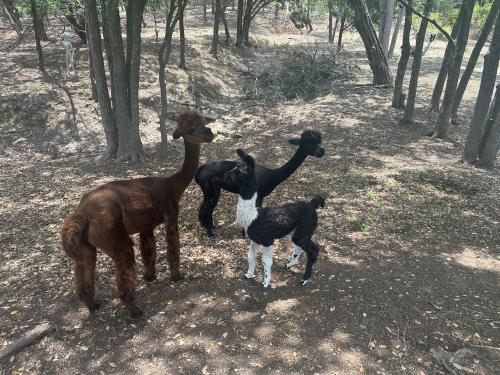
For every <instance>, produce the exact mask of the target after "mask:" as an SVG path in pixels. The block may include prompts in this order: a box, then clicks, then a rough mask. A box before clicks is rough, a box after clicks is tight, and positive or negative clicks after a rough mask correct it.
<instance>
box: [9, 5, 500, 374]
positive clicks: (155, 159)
mask: <svg viewBox="0 0 500 375" xmlns="http://www.w3.org/2000/svg"><path fill="white" fill-rule="evenodd" d="M199 14H201V12H200V11H199V10H197V12H196V14H195V12H190V15H189V17H188V21H187V22H186V27H187V38H188V50H187V63H188V69H189V70H188V71H187V72H182V71H179V70H178V69H177V68H175V65H176V64H175V63H176V61H177V59H178V55H177V52H176V53H174V55H173V56H172V65H171V66H170V67H169V77H170V79H171V81H173V82H175V84H171V85H170V88H169V93H170V96H171V97H170V98H171V99H172V100H173V101H176V102H181V103H184V102H190V103H196V104H197V105H198V106H199V108H202V109H203V110H204V111H210V112H213V113H217V114H219V115H221V119H220V120H217V121H216V122H215V123H213V124H212V127H213V128H214V129H215V130H217V131H218V137H217V138H216V140H215V141H214V142H213V143H212V144H208V145H204V146H203V149H202V162H205V161H208V160H218V159H234V158H235V154H234V150H235V149H236V148H237V147H243V148H245V149H246V150H247V151H248V152H250V153H251V154H253V155H254V156H255V157H256V158H257V160H258V161H260V162H262V163H264V164H265V165H269V166H279V165H281V164H282V163H284V162H285V161H286V160H287V159H288V158H289V157H290V156H291V155H292V153H293V152H294V146H292V145H289V144H288V142H287V139H288V138H290V137H292V136H298V135H299V134H300V133H301V132H302V131H303V130H304V129H308V128H310V129H315V130H318V131H321V132H322V134H323V146H324V147H325V149H326V155H325V156H324V157H323V158H322V159H315V158H309V159H307V160H306V161H305V163H304V164H303V165H302V166H301V168H299V170H298V171H297V172H296V173H295V174H294V175H293V176H292V177H291V178H290V179H289V180H287V181H286V182H285V183H283V184H282V185H281V186H280V187H278V189H277V190H276V191H275V192H274V193H273V194H272V195H271V196H270V197H269V198H268V199H267V200H266V202H265V204H277V203H283V202H288V201H291V200H294V199H302V198H303V199H308V198H309V197H311V196H312V195H313V194H316V193H321V194H324V195H325V196H326V197H327V206H326V208H325V209H323V210H321V211H320V214H319V215H320V223H319V226H318V230H317V232H316V234H315V240H316V241H317V242H318V243H320V245H321V246H322V247H323V251H322V253H321V254H320V258H319V260H318V262H317V265H316V267H315V270H314V274H313V279H312V281H311V282H310V284H309V285H307V287H299V286H298V284H299V281H300V279H301V273H302V272H303V267H304V266H305V264H304V263H301V265H300V267H297V268H296V269H294V270H293V271H285V270H284V269H283V266H284V264H285V263H286V259H287V257H288V255H289V251H290V249H289V244H288V243H287V242H286V241H284V240H283V241H280V242H279V243H278V244H277V249H276V253H275V258H274V267H273V282H272V285H271V288H270V289H268V290H265V289H263V288H262V285H261V284H260V282H261V279H262V275H261V272H260V271H259V273H258V277H257V279H256V280H252V281H248V280H244V279H243V278H242V276H243V273H244V272H245V270H246V250H247V247H248V241H247V240H246V239H242V238H240V235H239V230H238V228H237V226H235V225H234V224H233V221H234V218H235V204H236V196H234V195H230V194H224V195H223V196H222V198H221V201H220V203H219V206H218V208H217V210H216V212H215V217H216V225H217V227H218V228H219V232H218V236H217V237H216V238H215V239H207V238H206V237H205V235H204V232H203V231H202V230H201V228H200V226H199V224H198V222H197V209H198V205H199V203H200V201H201V192H200V190H199V189H198V187H197V186H196V184H194V182H193V183H192V184H191V185H190V186H189V188H188V189H187V191H186V192H185V194H184V197H183V199H182V202H181V216H180V217H181V219H180V229H181V243H182V250H181V260H182V264H183V267H184V268H185V270H186V271H187V277H186V279H185V280H184V281H182V282H178V283H172V282H170V281H169V273H168V270H167V266H166V251H165V248H166V247H165V241H164V238H163V232H162V230H163V228H161V227H160V228H158V229H157V231H156V233H157V240H158V249H159V251H158V263H157V271H158V272H157V273H158V279H157V280H156V281H154V282H152V283H149V284H148V283H146V282H144V280H142V278H141V277H139V280H138V303H139V306H140V307H141V308H142V309H143V310H144V313H145V315H144V318H143V319H141V320H136V321H134V320H131V319H130V318H129V317H128V314H127V312H126V310H125V308H124V307H123V306H122V305H121V304H120V302H119V301H118V299H117V298H116V292H115V285H114V281H113V277H112V272H113V271H112V270H113V267H112V264H111V262H110V259H108V258H107V257H105V256H103V255H102V254H100V256H99V257H98V278H97V296H98V299H99V300H100V301H101V303H102V307H101V309H100V310H98V311H97V312H96V313H94V314H92V315H89V313H88V311H87V310H86V309H85V308H84V307H83V306H82V305H81V304H80V302H79V301H78V300H77V298H76V296H75V293H74V288H73V279H72V262H71V260H70V259H69V258H67V257H66V256H65V255H64V254H63V252H62V250H61V246H60V240H59V229H60V226H61V223H62V220H63V218H64V217H65V215H66V214H68V213H69V212H70V211H71V210H72V209H73V208H74V207H75V206H76V204H77V203H78V200H79V199H80V197H81V196H82V195H83V194H84V193H85V192H87V191H89V190H90V189H92V188H94V187H96V186H98V185H100V184H102V183H104V182H106V181H110V180H114V179H121V178H133V177H138V176H148V175H153V176H154V175H169V174H171V173H173V172H174V171H175V170H176V168H178V166H179V165H180V164H181V162H182V157H183V146H182V144H181V143H182V142H179V141H172V142H171V147H170V151H169V155H168V157H167V158H161V157H160V156H159V155H158V143H159V137H160V135H159V131H158V110H159V88H158V83H157V64H156V57H155V56H156V52H155V51H156V48H157V46H156V44H155V41H154V31H153V28H152V25H151V24H150V25H148V27H147V28H146V29H145V31H144V38H143V42H144V57H143V62H142V74H143V75H142V81H141V92H140V98H141V136H142V140H143V143H144V145H145V149H146V151H147V153H148V155H149V157H148V159H147V160H146V161H145V162H141V163H136V164H116V163H108V162H102V160H101V159H100V158H99V155H100V153H101V152H102V151H103V150H104V148H105V144H104V138H103V132H102V127H101V125H100V121H99V114H98V111H97V106H96V104H95V103H93V102H92V101H91V100H89V96H90V92H89V80H88V77H87V73H86V61H87V50H86V48H84V47H82V48H78V49H77V53H76V56H77V59H78V64H77V70H78V77H77V78H66V77H64V75H63V71H64V67H63V62H64V59H63V57H64V56H63V51H62V49H61V48H60V47H59V46H57V45H56V44H51V45H49V46H47V47H46V48H45V56H46V64H47V67H48V69H47V70H48V74H47V75H45V76H44V75H41V74H40V73H39V72H38V71H37V69H36V66H37V60H36V53H35V50H34V48H33V44H32V41H30V40H28V41H26V42H25V43H23V44H21V45H20V46H19V47H17V48H16V49H14V50H10V51H2V52H1V54H2V58H1V60H0V78H1V85H0V167H1V168H0V350H1V349H2V347H4V346H6V345H7V344H9V343H11V342H12V341H13V340H15V339H17V338H18V337H20V336H21V335H22V334H23V333H24V332H26V331H27V330H29V329H31V328H33V327H34V326H36V325H37V324H38V323H40V322H42V321H49V322H51V323H52V324H54V326H55V327H56V331H55V333H53V334H52V335H50V336H48V337H46V338H45V339H43V340H42V341H41V342H40V343H38V344H36V345H33V346H31V347H29V348H28V349H25V350H23V351H22V352H20V353H18V354H16V355H14V356H12V357H10V358H7V359H6V360H4V361H3V362H2V363H0V373H2V374H52V373H58V374H134V373H138V374H233V373H236V374H365V373H366V374H406V373H407V374H444V373H449V372H456V373H457V374H465V373H471V374H472V373H473V374H498V373H500V333H499V326H500V288H499V285H500V279H499V273H500V230H499V228H500V223H499V221H500V198H499V197H500V183H499V182H500V174H499V169H498V167H497V168H496V169H494V170H493V171H484V170H480V169H475V168H471V167H468V166H464V165H463V164H461V163H459V162H458V160H459V158H460V154H461V151H462V149H463V140H464V136H465V132H466V129H467V124H468V119H469V118H470V114H471V111H472V109H473V104H474V99H475V96H476V94H477V88H478V85H479V79H480V68H481V66H478V68H477V71H476V72H475V73H474V75H473V82H471V87H470V89H469V90H468V91H467V93H466V97H465V99H464V102H463V106H462V107H463V108H462V109H461V112H460V119H461V123H460V124H458V125H454V126H453V127H452V129H451V135H450V138H449V139H448V140H446V141H438V140H430V139H429V138H427V137H425V136H424V134H425V133H426V132H427V131H429V130H430V129H432V126H433V124H434V121H435V118H436V116H435V115H434V114H428V113H426V112H425V111H424V107H425V105H426V104H427V103H428V100H429V94H430V90H431V89H432V84H433V80H434V79H435V77H436V75H437V71H438V69H439V64H440V58H441V57H440V56H441V54H442V53H443V50H444V48H443V46H444V43H443V42H442V41H436V42H434V44H433V45H432V46H431V48H430V50H429V51H428V54H427V55H426V56H425V58H424V61H423V74H422V79H421V81H420V83H421V86H420V89H419V95H418V103H417V110H416V119H417V122H416V123H414V124H412V125H401V124H400V123H399V119H400V118H401V116H402V113H401V112H400V111H398V110H394V109H393V108H391V107H390V98H391V89H388V88H375V87H372V86H370V85H369V83H370V72H369V70H368V67H367V64H366V61H365V59H364V58H363V54H362V51H363V49H362V48H363V47H362V44H361V42H360V39H359V37H358V36H357V35H356V34H354V33H352V34H351V33H347V35H346V43H345V50H346V52H344V53H345V54H347V56H348V57H349V58H350V59H351V60H352V61H353V62H354V63H356V64H358V65H359V67H360V72H359V74H358V78H357V80H351V81H348V82H339V83H338V84H334V85H332V88H331V90H330V93H327V94H325V95H322V96H320V97H318V98H316V99H313V100H310V101H301V100H296V101H288V102H285V101H272V100H254V99H252V97H251V95H249V91H250V90H251V88H252V81H251V79H250V78H249V76H248V74H246V73H245V72H247V71H248V67H249V66H252V64H256V63H259V62H260V61H264V60H265V59H268V58H270V56H271V55H272V53H273V49H274V48H275V47H276V46H283V45H284V44H287V43H288V44H292V45H296V44H308V43H309V44H311V43H315V42H320V43H324V40H325V38H326V34H325V28H324V27H320V26H319V25H318V27H317V28H316V30H315V31H314V32H313V33H312V34H311V35H302V34H300V33H298V32H292V31H290V30H288V31H287V32H286V33H275V32H273V31H272V30H271V29H270V17H271V14H272V12H270V13H269V14H268V15H267V16H266V17H261V18H258V19H257V25H256V27H255V29H254V31H253V37H254V42H255V44H256V46H255V47H254V48H250V49H247V50H244V51H243V52H242V51H238V50H237V49H236V48H233V47H230V48H224V49H223V50H222V52H221V58H220V62H217V61H215V60H214V59H212V58H211V57H210V55H209V43H210V38H211V36H210V35H211V34H210V33H211V28H210V23H209V24H203V20H202V18H201V16H198V15H199ZM233 18H234V14H233V13H232V12H230V19H233ZM0 32H1V33H2V37H0V38H1V39H2V42H1V44H2V46H3V45H6V44H7V43H9V42H11V41H13V40H14V35H12V33H11V32H10V31H9V30H8V27H7V25H6V24H2V25H1V30H0ZM52 36H55V35H52ZM75 41H76V40H75ZM175 42H176V43H177V40H176V41H175ZM45 43H47V42H45ZM471 45H472V44H471ZM175 50H176V49H175ZM470 50H471V47H470V46H469V48H468V51H467V52H468V53H470ZM391 64H392V66H393V67H394V66H395V65H396V64H397V56H396V57H395V58H394V59H392V60H391ZM407 78H408V77H407ZM138 273H139V275H141V273H142V264H141V263H140V261H139V262H138ZM461 349H467V350H465V351H464V350H461ZM459 350H461V351H459ZM457 351H459V352H458V353H457V354H456V355H455V358H454V359H453V358H452V359H449V358H448V359H449V360H448V361H447V362H446V364H447V367H448V369H446V368H445V366H444V365H443V363H442V362H441V361H440V360H439V359H437V357H436V355H435V353H441V355H443V356H444V357H447V356H451V355H453V354H454V353H456V352H457ZM460 354H464V355H463V356H462V357H463V358H458V357H461V355H460ZM451 362H453V363H454V364H450V363H451Z"/></svg>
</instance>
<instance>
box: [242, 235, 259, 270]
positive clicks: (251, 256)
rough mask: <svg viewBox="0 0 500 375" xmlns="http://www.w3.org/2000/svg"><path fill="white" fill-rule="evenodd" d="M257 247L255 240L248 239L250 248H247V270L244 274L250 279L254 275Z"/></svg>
mask: <svg viewBox="0 0 500 375" xmlns="http://www.w3.org/2000/svg"><path fill="white" fill-rule="evenodd" d="M258 249H259V245H257V244H256V243H255V242H253V241H250V249H249V250H248V254H247V257H248V271H247V273H246V274H245V277H246V278H247V279H251V278H253V277H255V258H256V257H257V250H258Z"/></svg>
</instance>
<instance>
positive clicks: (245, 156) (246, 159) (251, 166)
mask: <svg viewBox="0 0 500 375" xmlns="http://www.w3.org/2000/svg"><path fill="white" fill-rule="evenodd" d="M236 153H237V154H238V156H239V157H240V159H241V160H243V161H244V162H245V163H246V165H247V168H248V169H250V170H252V171H253V170H254V169H255V160H254V159H253V158H252V157H251V156H250V155H248V154H247V153H246V152H245V151H243V150H242V149H241V148H239V149H237V150H236Z"/></svg>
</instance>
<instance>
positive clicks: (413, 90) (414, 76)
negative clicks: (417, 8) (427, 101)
mask: <svg viewBox="0 0 500 375" xmlns="http://www.w3.org/2000/svg"><path fill="white" fill-rule="evenodd" d="M432 6H433V0H427V1H426V2H425V8H424V16H426V17H428V16H429V14H430V12H431V10H432ZM427 24H428V21H427V20H426V19H422V22H421V23H420V27H419V29H418V33H417V38H416V41H415V50H414V52H413V65H412V68H411V77H410V84H409V86H408V99H407V101H406V106H405V113H404V115H403V119H402V122H403V123H410V122H412V121H413V112H414V110H415V99H416V97H417V86H418V76H419V74H420V65H421V63H422V50H423V48H424V42H425V33H426V32H427Z"/></svg>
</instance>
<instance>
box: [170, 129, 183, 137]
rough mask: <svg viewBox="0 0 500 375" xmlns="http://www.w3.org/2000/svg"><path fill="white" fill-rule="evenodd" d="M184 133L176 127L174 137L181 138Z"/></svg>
mask: <svg viewBox="0 0 500 375" xmlns="http://www.w3.org/2000/svg"><path fill="white" fill-rule="evenodd" d="M181 135H182V133H181V131H180V130H179V129H175V131H174V134H172V137H173V138H174V139H179V138H180V137H181Z"/></svg>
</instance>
